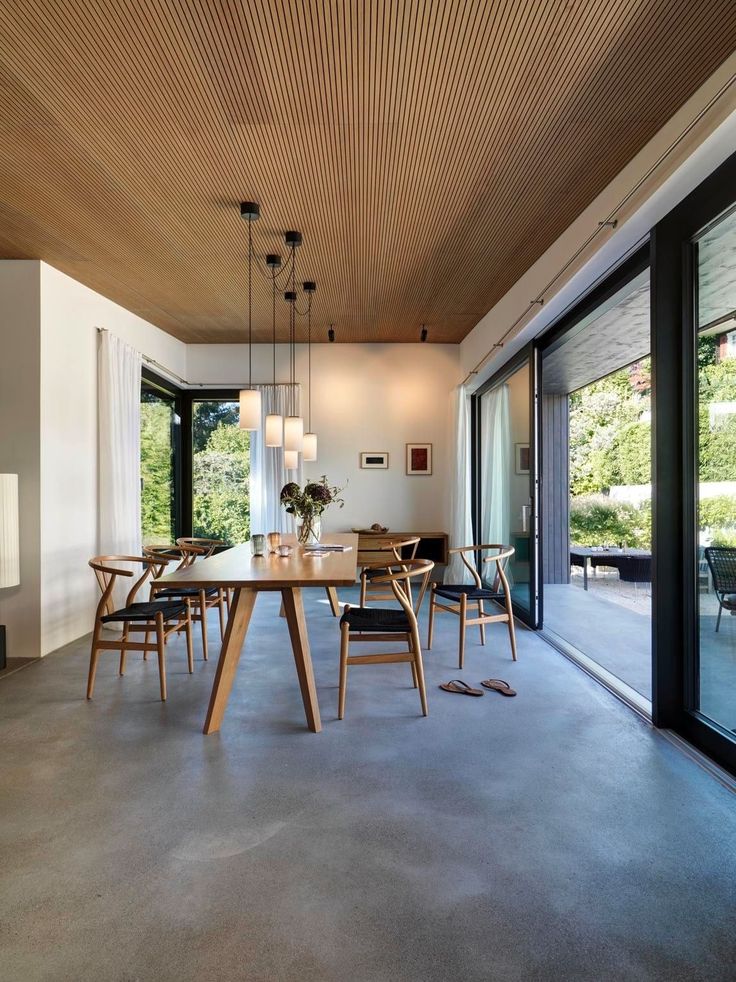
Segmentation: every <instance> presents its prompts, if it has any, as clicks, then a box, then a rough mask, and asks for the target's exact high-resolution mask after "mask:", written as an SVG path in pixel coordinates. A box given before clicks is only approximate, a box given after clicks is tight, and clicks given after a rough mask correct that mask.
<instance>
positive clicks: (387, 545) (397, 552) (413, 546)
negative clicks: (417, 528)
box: [377, 535, 419, 560]
mask: <svg viewBox="0 0 736 982" xmlns="http://www.w3.org/2000/svg"><path fill="white" fill-rule="evenodd" d="M418 546H419V536H418V535H417V536H412V537H411V538H410V539H394V540H391V541H390V542H383V543H382V544H381V545H380V546H379V547H378V550H377V551H378V552H393V554H394V558H395V559H396V560H401V559H416V555H417V547H418ZM404 549H409V550H410V552H409V555H408V556H404V555H403V550H404Z"/></svg>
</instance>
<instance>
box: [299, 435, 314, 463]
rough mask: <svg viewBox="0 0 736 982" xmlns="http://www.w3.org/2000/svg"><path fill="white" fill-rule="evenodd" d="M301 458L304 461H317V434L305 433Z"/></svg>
mask: <svg viewBox="0 0 736 982" xmlns="http://www.w3.org/2000/svg"><path fill="white" fill-rule="evenodd" d="M302 457H303V458H304V460H316V459H317V434H316V433H305V434H304V443H303V447H302Z"/></svg>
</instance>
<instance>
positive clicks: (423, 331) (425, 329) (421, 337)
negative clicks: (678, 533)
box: [419, 324, 428, 341]
mask: <svg viewBox="0 0 736 982" xmlns="http://www.w3.org/2000/svg"><path fill="white" fill-rule="evenodd" d="M427 334H428V331H427V328H426V327H425V326H424V324H422V333H421V334H420V335H419V337H420V339H421V340H422V341H426V340H427Z"/></svg>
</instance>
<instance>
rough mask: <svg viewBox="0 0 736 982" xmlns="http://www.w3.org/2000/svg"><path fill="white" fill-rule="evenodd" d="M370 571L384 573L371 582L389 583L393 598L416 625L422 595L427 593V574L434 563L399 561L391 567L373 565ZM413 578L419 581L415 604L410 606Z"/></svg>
mask: <svg viewBox="0 0 736 982" xmlns="http://www.w3.org/2000/svg"><path fill="white" fill-rule="evenodd" d="M370 569H377V570H378V569H383V570H385V571H386V572H385V573H382V574H381V575H380V576H376V577H374V578H373V582H374V583H390V584H391V589H392V590H393V593H394V596H395V597H396V599H397V600H398V601H399V603H400V604H401V606H402V607H403V608H404V610H405V611H406V613H407V614H409V616H410V617H411V618H412V620H413V621H414V623H416V615H417V613H418V612H419V610H420V608H421V606H422V601H423V600H424V594H425V593H426V592H427V584H428V583H429V574H430V573H431V572H432V570H433V569H434V563H433V562H432V561H431V560H430V559H401V560H400V561H399V562H398V563H393V564H391V565H384V564H382V563H373V564H372V565H371V567H370ZM414 578H417V579H419V580H420V586H419V595H418V597H417V600H416V603H414V604H412V593H411V580H412V579H414Z"/></svg>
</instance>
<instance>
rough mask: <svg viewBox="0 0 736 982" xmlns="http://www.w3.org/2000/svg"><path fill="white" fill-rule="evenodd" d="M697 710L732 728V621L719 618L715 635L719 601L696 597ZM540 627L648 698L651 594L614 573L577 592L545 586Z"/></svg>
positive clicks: (735, 704)
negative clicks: (698, 609) (698, 619)
mask: <svg viewBox="0 0 736 982" xmlns="http://www.w3.org/2000/svg"><path fill="white" fill-rule="evenodd" d="M700 605H701V642H700V668H701V671H700V708H701V711H702V712H703V713H704V714H705V715H707V716H708V717H710V718H711V719H714V720H716V721H717V722H718V723H720V724H721V725H722V726H725V727H727V728H728V729H736V618H733V617H731V616H729V615H728V614H727V613H724V615H723V617H722V619H721V629H720V631H719V632H718V633H717V634H716V631H715V625H716V616H717V614H718V602H717V600H716V598H715V595H713V594H705V593H703V594H701V595H700ZM544 627H545V629H547V630H551V631H553V632H554V633H555V634H557V635H559V636H560V637H561V638H563V639H564V640H565V641H567V642H568V643H569V644H571V645H573V646H574V647H575V648H578V649H579V650H580V651H582V652H583V653H584V654H586V655H587V656H588V657H589V658H592V659H593V661H595V662H597V663H598V664H599V665H601V666H602V667H603V668H605V669H606V670H607V671H609V672H611V673H612V674H613V675H615V676H616V678H619V679H621V680H622V681H623V682H625V683H626V684H627V685H629V686H631V688H633V689H635V690H636V692H638V693H640V694H641V695H642V696H644V697H645V698H646V699H649V700H651V698H652V680H651V663H652V652H651V592H650V588H649V587H648V586H644V585H639V586H636V587H635V586H634V585H633V584H622V583H620V581H619V580H618V577H617V576H616V574H600V573H599V574H598V575H597V576H595V577H591V578H590V579H589V581H588V590H587V592H586V591H584V590H583V589H582V577H581V576H573V578H572V582H571V583H570V584H556V583H555V584H552V583H548V584H545V586H544Z"/></svg>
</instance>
